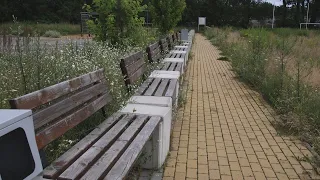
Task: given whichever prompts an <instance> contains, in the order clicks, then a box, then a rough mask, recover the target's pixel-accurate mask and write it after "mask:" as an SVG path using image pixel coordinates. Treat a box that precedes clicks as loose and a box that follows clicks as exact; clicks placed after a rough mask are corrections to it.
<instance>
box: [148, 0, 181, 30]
mask: <svg viewBox="0 0 320 180" xmlns="http://www.w3.org/2000/svg"><path fill="white" fill-rule="evenodd" d="M185 7H186V2H185V0H151V2H150V4H149V9H150V12H151V15H152V23H153V24H155V25H156V26H157V27H158V28H159V29H160V31H161V32H162V33H164V34H166V33H168V32H169V31H171V30H173V28H174V27H175V26H176V25H177V24H178V22H179V21H180V20H181V18H182V13H183V11H184V9H185Z"/></svg>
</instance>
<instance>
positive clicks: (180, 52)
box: [170, 50, 188, 54]
mask: <svg viewBox="0 0 320 180" xmlns="http://www.w3.org/2000/svg"><path fill="white" fill-rule="evenodd" d="M170 53H177V54H187V53H188V51H177V50H172V51H170Z"/></svg>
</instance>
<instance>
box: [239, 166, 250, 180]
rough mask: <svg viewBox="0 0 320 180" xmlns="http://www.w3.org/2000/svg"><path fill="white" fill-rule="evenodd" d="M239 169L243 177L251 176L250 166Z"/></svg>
mask: <svg viewBox="0 0 320 180" xmlns="http://www.w3.org/2000/svg"><path fill="white" fill-rule="evenodd" d="M241 171H242V174H243V176H244V177H253V172H252V169H251V168H250V167H241ZM245 179H246V178H245Z"/></svg>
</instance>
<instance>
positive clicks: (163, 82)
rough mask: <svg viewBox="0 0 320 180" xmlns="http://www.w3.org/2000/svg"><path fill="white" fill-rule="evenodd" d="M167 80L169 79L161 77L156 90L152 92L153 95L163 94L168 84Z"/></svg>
mask: <svg viewBox="0 0 320 180" xmlns="http://www.w3.org/2000/svg"><path fill="white" fill-rule="evenodd" d="M169 80H170V79H161V83H160V85H159V87H158V89H157V91H156V92H155V94H154V95H155V96H164V92H165V89H166V88H167V86H168V83H169Z"/></svg>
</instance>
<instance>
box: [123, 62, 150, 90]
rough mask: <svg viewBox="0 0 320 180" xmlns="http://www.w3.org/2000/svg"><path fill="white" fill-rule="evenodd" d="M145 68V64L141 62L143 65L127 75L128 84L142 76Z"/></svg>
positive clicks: (133, 82)
mask: <svg viewBox="0 0 320 180" xmlns="http://www.w3.org/2000/svg"><path fill="white" fill-rule="evenodd" d="M145 68H146V65H145V64H143V65H142V66H141V67H140V69H138V70H137V71H136V72H135V73H134V74H132V75H131V76H130V77H129V79H128V81H127V83H128V84H130V85H132V84H135V83H136V82H137V81H138V80H140V79H141V78H142V77H143V75H144V73H145ZM128 84H127V85H128Z"/></svg>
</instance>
